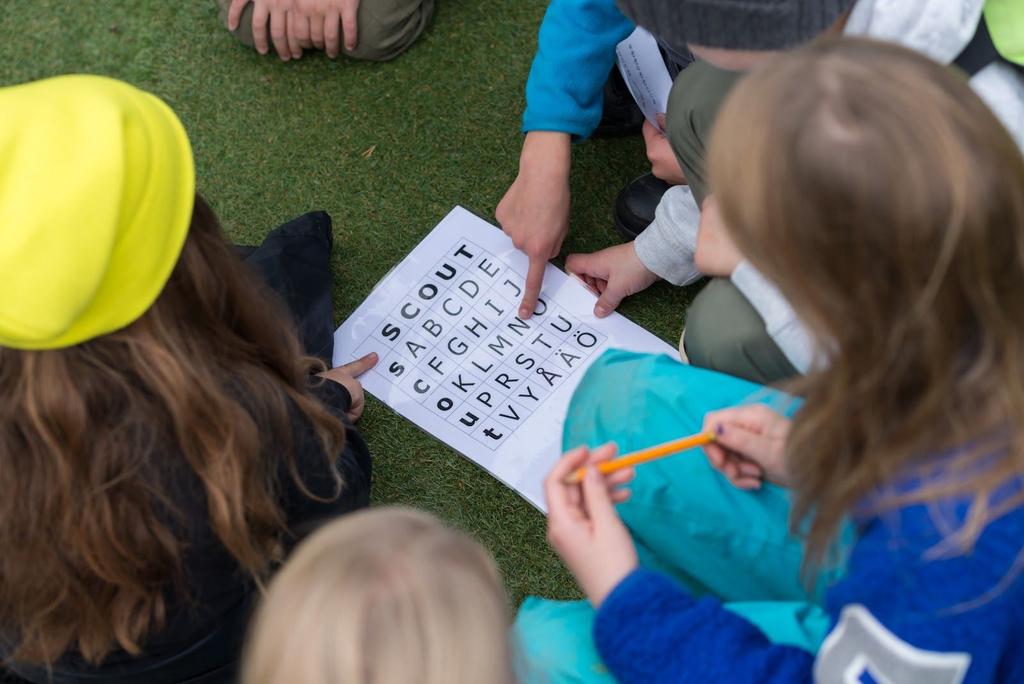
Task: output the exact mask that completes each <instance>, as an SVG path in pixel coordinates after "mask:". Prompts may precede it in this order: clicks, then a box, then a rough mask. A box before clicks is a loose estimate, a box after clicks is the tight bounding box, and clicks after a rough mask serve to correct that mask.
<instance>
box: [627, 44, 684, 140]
mask: <svg viewBox="0 0 1024 684" xmlns="http://www.w3.org/2000/svg"><path fill="white" fill-rule="evenodd" d="M615 54H616V57H617V59H618V64H619V72H620V73H621V74H622V80H624V81H625V82H626V87H627V88H629V92H630V94H631V95H632V96H633V99H634V100H636V104H637V106H639V107H640V111H641V112H643V114H644V117H646V119H647V120H648V121H650V122H651V124H652V125H653V126H654V127H655V128H657V129H658V130H660V131H662V132H664V131H663V130H662V128H661V126H660V125H659V124H658V114H664V113H665V112H666V111H668V94H669V92H670V91H671V90H672V77H671V76H670V75H669V73H668V67H666V66H665V60H664V59H663V58H662V56H661V50H659V49H658V41H657V40H655V38H654V36H652V35H651V34H650V32H649V31H647V30H646V29H643V28H641V27H639V26H637V28H636V30H635V31H633V33H631V34H629V37H628V38H626V39H625V40H624V41H622V42H621V43H619V44H618V46H617V47H616V48H615Z"/></svg>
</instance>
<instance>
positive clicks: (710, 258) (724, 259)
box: [693, 195, 743, 278]
mask: <svg viewBox="0 0 1024 684" xmlns="http://www.w3.org/2000/svg"><path fill="white" fill-rule="evenodd" d="M693 260H694V263H695V264H696V266H697V270H698V271H700V272H701V273H703V274H704V275H708V276H722V277H724V278H728V277H729V276H731V275H732V273H733V271H735V270H736V267H737V266H739V265H740V262H741V261H743V255H742V254H740V251H739V250H738V249H737V248H736V245H735V244H734V243H733V241H732V238H731V237H730V236H729V230H728V228H726V226H725V223H724V222H723V221H722V217H721V215H720V214H719V213H718V203H717V202H716V201H715V198H714V196H713V195H709V196H708V197H707V198H705V200H704V204H703V206H702V207H701V210H700V228H698V229H697V252H696V254H694V257H693Z"/></svg>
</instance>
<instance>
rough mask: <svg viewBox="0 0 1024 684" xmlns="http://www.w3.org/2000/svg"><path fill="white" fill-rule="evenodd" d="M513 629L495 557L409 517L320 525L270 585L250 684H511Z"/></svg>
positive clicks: (392, 512) (402, 512)
mask: <svg viewBox="0 0 1024 684" xmlns="http://www.w3.org/2000/svg"><path fill="white" fill-rule="evenodd" d="M509 626H510V618H509V611H508V604H507V599H506V597H505V592H504V589H503V587H502V583H501V577H500V574H499V572H498V569H497V567H496V566H495V564H494V561H493V560H492V559H491V557H490V555H489V554H488V553H487V552H486V551H485V550H484V549H483V548H482V547H481V546H480V545H479V544H478V543H476V542H475V541H473V540H472V539H470V538H469V537H467V536H466V535H465V534H463V533H461V532H457V531H455V530H453V529H451V528H448V527H446V526H445V525H444V524H442V523H441V522H440V521H438V520H437V519H436V518H434V517H433V516H431V515H428V514H426V513H423V512H420V511H415V510H412V509H409V508H400V507H396V508H382V509H371V510H368V511H363V512H359V513H354V514H351V515H348V516H345V517H344V518H342V519H340V520H338V521H336V522H333V523H331V524H329V525H327V526H326V527H325V528H323V529H321V530H320V531H318V532H317V533H316V534H314V535H313V536H312V537H311V538H310V539H308V540H307V541H306V542H304V543H303V544H302V545H301V546H300V547H299V548H298V550H297V551H296V553H295V555H294V556H293V557H292V558H291V559H290V560H289V561H288V563H287V564H286V565H285V567H284V569H283V570H281V572H280V574H278V576H277V577H276V578H275V579H274V580H273V582H272V583H271V585H270V590H269V593H268V595H267V596H266V598H265V600H264V602H263V605H262V606H261V607H260V609H259V611H258V614H257V617H256V619H255V622H254V625H253V629H252V632H251V634H250V638H249V642H248V644H247V646H246V655H245V662H244V666H243V673H242V681H243V682H244V683H245V684H284V683H286V682H288V683H290V682H302V683H303V684H407V683H408V682H418V683H421V684H434V683H437V684H440V683H442V682H443V683H445V684H477V683H479V682H488V684H490V683H495V684H503V683H507V684H512V682H514V681H515V678H514V676H513V672H512V656H511V647H510V642H509V635H508V630H509Z"/></svg>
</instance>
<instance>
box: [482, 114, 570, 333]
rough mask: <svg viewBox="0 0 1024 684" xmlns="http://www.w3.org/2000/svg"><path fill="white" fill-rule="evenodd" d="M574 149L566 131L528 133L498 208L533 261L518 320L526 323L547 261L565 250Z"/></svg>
mask: <svg viewBox="0 0 1024 684" xmlns="http://www.w3.org/2000/svg"><path fill="white" fill-rule="evenodd" d="M570 148H571V142H570V139H569V135H568V134H567V133H557V132H554V131H530V132H529V133H527V134H526V140H525V141H524V142H523V152H522V154H521V155H520V158H519V175H517V176H516V179H515V181H514V182H513V183H512V185H511V186H509V189H508V191H507V192H506V193H505V196H504V197H502V198H501V201H500V202H498V206H497V207H496V208H495V210H494V217H495V218H496V219H498V225H500V226H501V229H502V230H503V231H505V234H506V235H508V236H509V237H510V238H512V244H513V245H515V246H516V249H520V250H522V251H523V253H524V254H526V256H527V257H528V258H529V260H530V267H529V270H528V271H527V273H526V284H525V285H524V286H523V299H522V301H521V302H520V304H519V318H522V319H523V320H526V319H528V318H529V317H530V316H532V315H533V312H534V309H535V308H536V307H537V298H538V297H540V291H541V287H543V285H544V270H545V269H546V268H547V265H548V259H551V258H552V257H555V256H557V255H558V253H559V252H560V251H561V250H562V242H564V241H565V236H566V234H568V232H569V198H570V192H569V167H570V165H571V161H572V151H571V149H570Z"/></svg>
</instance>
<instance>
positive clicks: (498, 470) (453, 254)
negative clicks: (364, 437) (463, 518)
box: [334, 207, 678, 510]
mask: <svg viewBox="0 0 1024 684" xmlns="http://www.w3.org/2000/svg"><path fill="white" fill-rule="evenodd" d="M527 265H528V262H527V259H526V257H525V256H524V255H523V254H522V252H520V251H519V250H517V249H515V248H514V247H513V246H512V241H511V240H510V239H509V238H508V236H506V235H505V234H504V233H503V232H501V231H500V230H498V229H497V228H495V227H494V226H492V225H491V224H489V223H487V222H486V221H484V220H483V219H480V218H478V217H476V216H474V215H473V214H471V213H469V212H468V211H466V210H465V209H463V208H462V207H456V208H455V209H453V210H452V211H451V213H449V214H448V216H447V217H445V219H444V220H443V221H441V223H440V224H438V225H437V227H436V228H434V229H433V230H432V231H431V232H430V234H429V235H427V236H426V237H425V238H424V239H423V241H422V242H420V244H419V245H417V246H416V248H415V249H413V251H412V252H411V253H410V254H409V255H408V256H407V257H406V258H405V259H403V260H402V262H401V263H400V264H399V265H398V266H397V267H395V268H394V269H393V270H392V271H391V272H390V273H389V274H388V275H387V276H385V278H384V279H383V280H382V281H381V282H380V283H379V284H378V285H377V287H376V288H375V289H374V291H373V292H372V293H371V294H370V296H369V297H367V299H366V301H364V302H363V303H362V304H361V305H360V306H359V308H357V309H356V311H355V313H353V314H352V316H351V317H349V319H348V320H346V321H345V322H344V323H343V324H342V325H341V327H340V328H338V330H337V331H336V332H335V334H334V364H335V365H336V366H337V365H341V364H343V363H348V362H349V361H352V360H353V359H356V358H358V357H360V356H362V355H364V354H367V353H369V352H376V353H377V354H378V355H379V357H380V361H379V362H378V364H377V367H376V368H374V369H373V370H371V371H369V372H367V373H366V374H365V375H364V376H363V377H362V382H363V386H364V387H365V388H366V390H367V391H369V392H370V393H371V394H373V396H375V397H377V398H378V399H380V400H381V401H383V402H385V403H386V404H387V405H388V406H390V407H391V408H393V409H395V410H396V411H398V413H400V414H401V415H403V416H405V417H406V418H408V419H409V420H411V421H413V422H414V423H416V424H417V425H418V426H420V427H421V428H423V429H424V430H426V431H427V432H429V433H430V434H432V435H434V436H435V437H437V438H438V439H440V440H441V441H443V442H444V443H445V444H448V445H449V446H451V447H452V448H453V449H455V450H456V451H458V452H459V453H461V454H463V455H464V456H467V457H468V458H470V459H472V460H473V461H475V462H476V463H478V464H479V465H481V466H482V467H484V468H486V469H487V470H488V471H489V472H490V473H491V474H493V475H494V476H495V477H497V478H498V479H499V480H501V481H502V482H504V483H505V484H506V485H508V486H509V487H512V488H513V489H515V490H516V491H517V492H519V493H520V494H521V495H522V496H523V497H525V498H526V499H527V500H528V501H530V502H531V503H533V504H534V505H535V506H537V507H538V508H540V509H541V510H545V506H544V496H543V487H542V484H543V480H544V476H545V475H546V474H547V473H548V471H549V470H550V469H551V466H552V465H553V464H554V463H555V461H557V460H558V458H559V455H560V454H561V436H562V424H563V422H564V420H565V415H566V409H567V407H568V405H569V400H570V398H571V397H572V393H573V390H574V389H575V388H576V386H577V384H579V381H580V379H581V377H582V376H583V372H584V371H585V370H586V368H587V366H589V365H590V363H592V362H593V360H594V359H596V358H597V357H598V356H600V354H601V353H602V352H603V351H604V350H605V349H607V348H609V347H620V348H626V349H632V350H636V351H646V352H655V353H665V354H669V355H671V356H673V357H674V358H678V352H677V351H676V350H675V349H674V348H672V347H671V346H670V345H668V344H666V343H665V342H663V341H662V340H660V339H659V338H657V337H655V336H654V335H652V334H651V333H649V332H647V331H646V330H644V329H643V328H641V327H640V326H638V325H636V324H634V323H632V322H631V321H629V320H628V319H626V318H625V317H623V316H620V315H619V314H613V315H611V316H610V317H608V318H605V319H602V320H598V319H597V318H595V317H594V316H593V308H594V303H595V301H596V298H595V297H594V295H593V294H591V293H590V292H589V291H588V290H587V289H586V288H585V287H583V285H581V284H580V283H579V282H577V281H576V280H574V279H572V278H569V277H568V276H566V274H565V273H563V272H562V271H560V270H559V269H558V268H556V267H555V266H553V265H551V264H548V267H547V272H546V273H545V275H544V290H543V292H542V295H541V302H540V303H539V304H538V312H537V313H536V314H535V315H534V316H533V317H532V318H531V319H529V320H527V321H522V320H520V319H519V318H518V316H517V310H518V307H519V301H520V298H521V292H522V287H523V285H524V283H525V280H526V277H525V274H526V271H527ZM623 415H626V411H625V410H624V412H623Z"/></svg>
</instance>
